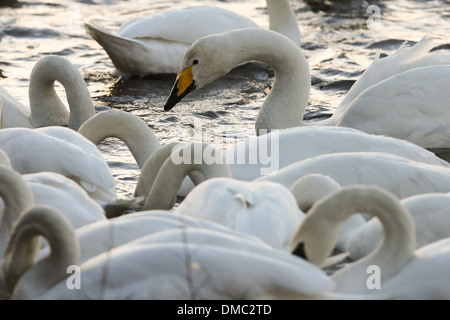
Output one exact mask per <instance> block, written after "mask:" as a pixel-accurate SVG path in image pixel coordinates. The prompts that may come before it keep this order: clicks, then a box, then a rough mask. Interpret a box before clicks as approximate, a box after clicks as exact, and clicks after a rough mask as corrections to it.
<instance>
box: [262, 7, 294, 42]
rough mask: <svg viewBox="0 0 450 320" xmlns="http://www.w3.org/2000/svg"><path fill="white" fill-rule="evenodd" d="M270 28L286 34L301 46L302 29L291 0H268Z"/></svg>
mask: <svg viewBox="0 0 450 320" xmlns="http://www.w3.org/2000/svg"><path fill="white" fill-rule="evenodd" d="M266 3H267V13H268V15H269V29H270V30H273V31H276V32H279V33H281V34H284V35H285V36H287V37H288V38H289V39H291V40H292V41H293V42H294V43H295V44H296V45H297V46H300V37H301V36H300V30H299V28H298V23H297V18H296V16H295V13H294V11H293V10H292V8H291V6H290V4H289V0H267V1H266Z"/></svg>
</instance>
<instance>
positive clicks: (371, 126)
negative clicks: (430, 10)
mask: <svg viewBox="0 0 450 320" xmlns="http://www.w3.org/2000/svg"><path fill="white" fill-rule="evenodd" d="M429 43H430V41H429V40H428V39H427V38H424V39H422V41H420V42H419V43H417V44H416V46H417V48H415V47H416V46H414V47H413V48H411V49H410V50H409V51H410V52H406V53H403V54H401V53H399V54H398V55H397V57H399V56H401V57H402V58H403V59H404V60H405V63H408V59H411V60H414V61H415V63H410V64H409V66H410V67H411V69H407V70H406V71H404V69H405V68H404V67H401V68H399V67H395V65H393V66H392V65H391V63H390V62H396V61H397V60H398V59H397V60H396V59H393V60H387V61H383V60H384V59H379V60H378V61H379V62H378V63H377V68H381V65H382V66H383V68H386V70H387V69H391V72H387V71H384V72H379V73H377V74H375V75H374V78H377V79H376V80H378V81H374V79H372V78H371V76H370V75H369V74H368V75H367V76H365V77H364V78H361V79H359V80H358V81H360V82H362V84H359V85H358V86H357V87H356V88H355V90H354V91H353V92H352V95H353V94H355V95H356V97H355V98H354V99H353V100H352V101H351V102H348V101H346V102H345V103H346V104H347V105H345V106H344V105H343V106H342V107H338V108H337V109H338V112H336V113H335V114H334V115H333V116H332V117H331V118H329V119H326V120H323V121H317V122H313V123H305V122H304V121H303V114H304V112H305V109H306V107H307V105H308V99H309V92H310V87H311V77H310V72H309V65H308V62H307V61H306V58H305V56H304V55H303V53H302V52H301V50H300V48H298V47H297V46H295V45H294V44H293V43H292V41H287V39H285V37H282V36H280V35H279V34H278V33H276V32H273V31H270V30H264V29H258V28H245V29H238V30H232V31H229V32H224V33H221V34H216V35H210V36H205V37H202V38H200V39H198V40H197V41H195V42H194V43H193V44H192V45H191V46H190V47H189V49H188V50H187V51H186V53H185V56H184V58H183V62H182V63H181V64H180V68H179V71H178V74H177V79H176V81H175V83H174V85H173V88H172V91H171V93H170V95H169V97H168V98H167V101H166V103H165V105H164V110H170V109H172V108H173V107H174V106H175V105H176V104H177V103H178V102H179V101H180V100H181V99H182V98H183V97H184V96H186V95H187V94H188V93H189V92H191V91H193V90H198V89H201V88H203V87H204V86H206V85H208V84H210V83H211V82H212V81H214V80H215V79H217V78H219V77H221V76H223V75H225V74H226V73H228V72H229V71H230V70H231V69H232V68H234V67H235V66H236V65H239V64H241V63H243V62H247V61H251V60H256V61H260V62H263V63H265V64H267V65H269V66H270V67H272V68H273V69H274V71H275V82H274V84H273V88H272V89H271V91H270V94H269V95H268V96H267V98H266V99H265V101H264V103H263V105H262V107H261V109H260V111H259V113H258V115H257V118H256V124H255V129H256V134H257V135H260V134H264V133H267V132H269V131H271V130H273V129H285V128H290V127H298V126H303V125H314V126H322V125H328V126H344V127H353V128H356V129H359V130H361V131H365V132H367V133H372V134H380V135H387V136H392V137H395V138H400V139H404V140H408V141H411V142H413V143H416V144H418V145H420V146H422V147H426V148H439V147H442V148H444V147H448V146H449V143H448V124H449V123H450V113H449V112H448V111H447V109H446V105H447V104H448V102H449V101H450V95H449V92H448V90H446V84H447V83H448V81H450V55H436V56H435V55H430V56H431V57H423V54H424V52H423V51H425V53H426V52H427V51H428V50H430V49H431V48H430V47H429ZM268 44H270V45H268ZM423 48H425V49H426V50H421V49H423ZM401 50H402V51H403V50H404V48H401ZM401 61H403V60H401ZM383 62H384V63H383ZM380 64H381V65H380ZM383 77H386V78H383ZM372 82H374V83H375V84H372ZM430 84H432V85H430ZM357 91H360V92H359V93H358V94H356V92H357Z"/></svg>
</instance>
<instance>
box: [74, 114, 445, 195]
mask: <svg viewBox="0 0 450 320" xmlns="http://www.w3.org/2000/svg"><path fill="white" fill-rule="evenodd" d="M78 132H79V133H80V134H82V135H83V136H84V137H86V138H87V139H89V140H90V141H92V142H93V143H95V144H99V143H100V142H101V141H102V140H103V139H105V138H107V137H116V138H119V139H121V140H122V141H124V142H125V144H126V145H127V146H128V148H129V150H130V151H131V153H132V154H133V156H134V158H135V159H136V162H137V163H138V164H139V167H140V168H141V172H145V174H141V175H140V177H139V181H138V183H137V186H136V190H135V196H146V195H147V194H148V193H149V191H150V188H151V186H152V185H153V182H154V179H155V178H156V175H157V173H158V171H159V169H160V167H161V165H162V164H163V162H164V161H165V160H166V159H167V156H168V155H169V154H170V153H171V152H172V149H170V148H173V147H174V146H175V145H172V146H170V144H167V145H165V146H161V144H160V143H159V141H158V140H157V138H156V136H155V134H154V133H153V131H152V129H151V128H149V127H148V126H147V125H146V124H145V123H144V122H143V121H142V119H141V118H139V117H137V116H135V115H132V114H129V113H126V112H123V111H120V110H108V111H101V112H98V113H97V114H95V115H94V116H93V117H91V118H90V119H88V120H87V121H85V122H84V123H83V125H81V127H80V129H79V130H78ZM293 146H295V147H293ZM264 147H265V148H266V150H267V154H262V153H261V150H263V149H262V148H264ZM167 148H169V149H167ZM362 151H366V152H370V151H372V152H374V151H382V152H386V153H391V154H394V155H398V156H402V157H405V158H408V159H411V160H414V161H418V162H423V163H427V164H433V165H437V166H444V167H448V166H449V164H448V163H447V162H446V161H444V160H442V159H441V158H439V157H437V156H436V155H435V154H434V153H432V152H430V151H427V150H425V149H424V148H422V147H419V146H417V145H415V144H413V143H411V142H409V141H405V140H401V139H395V138H392V137H384V136H377V135H371V134H367V133H365V132H362V131H359V130H356V129H352V128H345V127H331V126H323V127H322V126H317V127H315V126H304V127H296V128H288V129H284V130H279V131H278V130H275V131H274V132H271V133H269V134H267V135H263V136H260V137H255V138H249V139H246V140H245V141H242V142H239V143H237V144H236V145H234V146H232V147H230V148H228V149H226V150H224V151H223V154H224V163H226V164H227V165H228V166H229V168H230V170H231V174H232V177H233V178H235V179H239V180H245V181H252V180H254V179H256V178H259V177H261V176H264V175H267V174H269V173H271V172H275V171H277V170H278V169H280V168H284V167H286V166H288V165H290V164H292V163H294V162H298V161H301V160H305V159H307V158H311V157H315V156H318V155H322V154H326V153H337V152H362ZM270 154H278V155H279V156H277V157H275V156H268V155H270ZM151 157H152V158H153V159H151V160H150V158H151ZM251 157H254V158H256V162H253V163H252V162H251V161H250V158H251ZM266 158H267V159H266ZM242 159H243V160H242ZM147 160H148V162H147ZM266 160H269V163H267V161H266ZM144 165H145V166H144ZM152 171H153V173H152ZM194 185H195V184H193V183H192V181H191V180H190V179H189V178H186V179H185V180H183V183H182V185H181V187H180V190H179V191H178V195H180V196H183V197H185V196H186V195H187V194H188V193H189V192H190V191H191V190H192V189H193V188H194Z"/></svg>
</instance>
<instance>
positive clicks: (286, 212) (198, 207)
mask: <svg viewBox="0 0 450 320" xmlns="http://www.w3.org/2000/svg"><path fill="white" fill-rule="evenodd" d="M174 212H175V213H177V214H181V215H187V216H191V217H196V218H199V219H206V220H210V221H214V222H217V223H220V224H222V225H224V226H227V227H229V228H230V229H233V230H236V231H239V232H241V233H246V234H251V235H253V236H256V237H258V238H261V239H262V240H264V241H265V242H266V243H267V244H269V245H271V246H272V247H274V248H277V249H281V250H286V251H289V250H290V249H291V242H292V237H293V236H294V233H295V231H296V229H297V228H298V226H299V224H300V222H301V221H302V219H303V217H304V213H303V212H302V211H300V210H299V208H298V206H297V202H296V200H295V198H294V196H293V195H292V193H291V192H290V191H289V189H287V188H286V187H284V186H282V185H280V184H278V183H274V182H270V181H256V182H253V181H240V180H237V179H232V178H212V179H208V180H206V181H204V182H202V183H200V184H199V185H198V186H196V187H195V188H194V189H193V190H192V191H191V192H190V193H189V194H188V195H187V196H186V198H185V199H183V201H182V202H181V203H180V204H179V205H178V206H177V207H176V208H175V209H174Z"/></svg>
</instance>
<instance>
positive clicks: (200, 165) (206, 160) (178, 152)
mask: <svg viewBox="0 0 450 320" xmlns="http://www.w3.org/2000/svg"><path fill="white" fill-rule="evenodd" d="M217 159H219V160H223V155H222V153H221V152H220V151H219V150H217V149H216V148H214V147H212V146H211V145H208V144H205V143H187V144H185V143H181V144H179V145H178V146H175V148H173V150H172V151H171V155H170V156H169V157H168V158H167V159H166V160H165V161H164V163H163V164H162V166H161V168H160V169H159V171H158V174H157V176H156V178H155V179H154V182H153V184H152V185H151V188H150V191H149V193H148V194H147V195H146V197H145V200H144V204H143V206H142V210H151V209H165V210H168V209H171V208H172V207H173V205H174V204H175V201H176V195H177V192H178V190H179V188H180V186H181V183H182V182H183V180H184V179H185V177H186V176H187V174H188V173H189V172H192V171H200V172H201V173H202V176H203V178H204V179H205V180H207V179H212V178H216V177H231V171H230V169H229V167H228V166H227V165H226V164H223V163H222V162H223V161H220V162H216V160H217ZM175 160H176V161H175ZM178 161H179V162H178ZM141 176H143V177H144V178H142V179H145V176H146V172H145V171H143V172H142V173H141ZM139 179H140V180H141V178H139ZM138 184H139V182H138ZM146 185H147V186H148V185H149V183H146Z"/></svg>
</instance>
